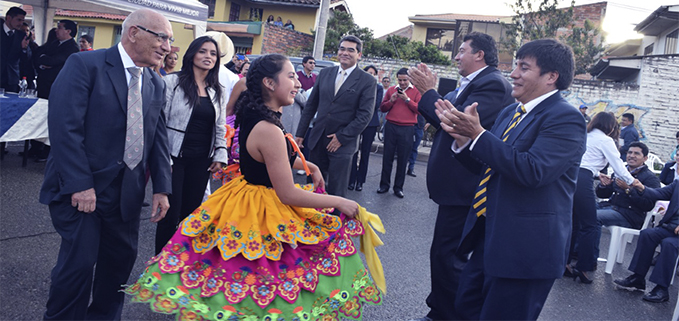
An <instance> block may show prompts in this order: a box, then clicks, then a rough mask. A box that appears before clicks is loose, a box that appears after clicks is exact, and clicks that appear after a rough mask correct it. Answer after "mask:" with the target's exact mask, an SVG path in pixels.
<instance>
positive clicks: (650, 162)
mask: <svg viewBox="0 0 679 321" xmlns="http://www.w3.org/2000/svg"><path fill="white" fill-rule="evenodd" d="M644 164H646V166H647V167H648V169H650V170H651V172H653V174H655V175H660V172H662V170H656V169H655V166H654V165H655V164H660V165H661V166H664V165H665V163H664V162H663V161H662V159H660V157H658V155H656V154H653V153H648V159H647V160H646V162H645V163H644Z"/></svg>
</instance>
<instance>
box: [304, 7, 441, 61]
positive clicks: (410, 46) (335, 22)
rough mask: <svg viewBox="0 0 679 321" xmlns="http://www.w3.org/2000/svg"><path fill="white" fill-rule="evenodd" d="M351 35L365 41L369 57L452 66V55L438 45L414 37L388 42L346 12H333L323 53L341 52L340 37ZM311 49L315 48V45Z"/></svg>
mask: <svg viewBox="0 0 679 321" xmlns="http://www.w3.org/2000/svg"><path fill="white" fill-rule="evenodd" d="M349 34H351V35H355V36H357V37H358V38H359V39H361V41H363V54H364V55H367V56H371V57H385V58H394V59H403V60H417V61H422V62H425V63H433V64H441V65H450V57H448V56H446V55H444V54H442V53H441V51H439V50H438V48H436V46H433V45H428V46H425V45H424V44H423V43H422V42H419V41H410V39H408V38H405V37H400V36H389V37H388V39H387V40H386V41H385V40H379V39H374V38H373V37H374V36H373V31H372V30H371V29H369V28H361V27H359V26H358V25H357V24H356V23H355V22H354V18H353V16H352V15H351V14H350V13H347V12H343V11H333V15H332V16H331V17H330V19H328V27H327V29H326V33H325V45H324V47H323V52H324V53H326V54H335V53H337V48H338V47H339V41H340V39H342V37H344V36H346V35H349ZM314 35H315V33H314ZM312 46H313V44H312ZM308 49H311V50H313V49H312V48H308Z"/></svg>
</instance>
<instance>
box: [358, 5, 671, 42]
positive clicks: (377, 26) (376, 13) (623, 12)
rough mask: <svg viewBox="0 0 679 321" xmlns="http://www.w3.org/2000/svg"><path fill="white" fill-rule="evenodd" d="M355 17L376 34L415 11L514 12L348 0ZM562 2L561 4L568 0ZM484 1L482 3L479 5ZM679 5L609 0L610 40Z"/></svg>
mask: <svg viewBox="0 0 679 321" xmlns="http://www.w3.org/2000/svg"><path fill="white" fill-rule="evenodd" d="M345 1H346V2H347V3H348V5H349V10H350V11H351V13H352V14H353V16H354V20H355V21H356V23H357V24H358V25H359V26H361V27H368V28H370V29H372V30H373V31H374V33H375V37H380V36H383V35H385V34H387V33H389V32H392V31H394V30H397V29H399V28H402V27H405V26H407V25H409V24H410V22H409V21H408V17H410V16H414V15H416V14H441V13H465V14H481V15H512V10H511V9H510V8H509V6H508V5H507V3H509V2H508V1H511V0H476V1H461V0H456V1H450V0H447V1H446V0H345ZM596 2H601V1H595V0H576V2H575V5H576V6H577V5H583V4H589V3H596ZM512 3H513V1H512ZM560 3H561V4H562V5H561V6H562V7H566V6H568V5H569V4H570V1H569V0H566V1H563V0H561V1H560ZM480 4H482V6H481V5H480ZM674 4H679V0H614V1H608V7H607V10H606V17H605V18H604V25H603V29H604V31H605V32H606V33H607V34H608V35H607V37H606V42H607V43H617V42H621V41H624V40H626V39H631V38H639V37H640V36H639V35H637V34H636V33H635V32H634V31H633V29H634V26H635V24H637V23H639V22H641V21H642V20H644V19H645V18H646V17H648V16H649V15H650V14H651V13H652V12H653V11H654V10H655V9H657V8H658V7H660V6H661V5H674Z"/></svg>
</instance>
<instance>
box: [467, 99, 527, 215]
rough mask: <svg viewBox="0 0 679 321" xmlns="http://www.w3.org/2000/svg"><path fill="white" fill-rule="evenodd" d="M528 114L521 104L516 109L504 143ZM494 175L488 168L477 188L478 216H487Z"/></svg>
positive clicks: (475, 196) (503, 138)
mask: <svg viewBox="0 0 679 321" xmlns="http://www.w3.org/2000/svg"><path fill="white" fill-rule="evenodd" d="M525 113H526V108H525V107H523V104H521V103H519V106H517V107H516V112H515V113H514V117H512V121H511V122H509V126H507V129H505V132H504V133H503V134H502V141H503V142H506V141H507V137H509V133H510V132H511V131H512V129H514V127H516V124H518V123H519V120H521V115H523V114H525ZM491 175H493V170H492V169H491V168H490V167H488V168H487V169H486V171H485V172H484V173H483V179H481V181H480V182H479V186H478V187H477V188H476V194H475V195H474V201H473V202H472V204H473V205H472V206H473V207H474V212H476V216H481V215H485V214H486V186H487V185H488V181H489V180H490V176H491Z"/></svg>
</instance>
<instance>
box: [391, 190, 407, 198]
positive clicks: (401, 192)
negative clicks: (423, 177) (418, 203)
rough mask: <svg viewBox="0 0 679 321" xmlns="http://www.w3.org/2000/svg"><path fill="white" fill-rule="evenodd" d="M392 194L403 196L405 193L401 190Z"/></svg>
mask: <svg viewBox="0 0 679 321" xmlns="http://www.w3.org/2000/svg"><path fill="white" fill-rule="evenodd" d="M394 195H396V196H397V197H398V198H403V197H404V196H405V195H403V191H394Z"/></svg>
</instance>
